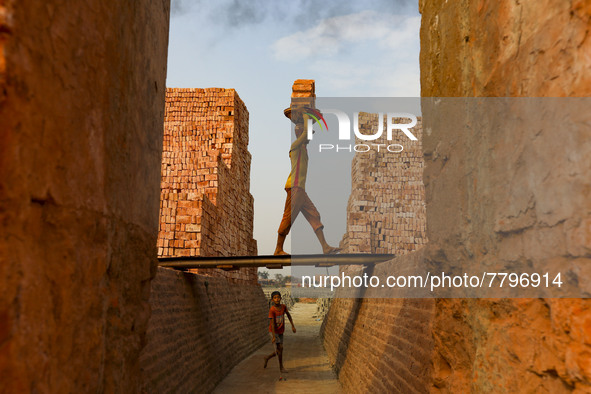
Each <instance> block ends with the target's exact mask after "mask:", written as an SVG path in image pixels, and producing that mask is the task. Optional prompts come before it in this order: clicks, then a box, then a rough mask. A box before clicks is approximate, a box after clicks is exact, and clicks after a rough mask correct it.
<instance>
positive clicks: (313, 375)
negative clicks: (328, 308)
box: [214, 304, 341, 394]
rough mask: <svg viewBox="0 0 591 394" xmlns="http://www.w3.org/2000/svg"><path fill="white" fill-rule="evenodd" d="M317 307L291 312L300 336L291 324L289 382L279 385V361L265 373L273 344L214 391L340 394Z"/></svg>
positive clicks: (287, 359) (287, 354) (299, 306)
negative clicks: (323, 341)
mask: <svg viewBox="0 0 591 394" xmlns="http://www.w3.org/2000/svg"><path fill="white" fill-rule="evenodd" d="M315 313H316V304H296V305H295V307H294V308H293V309H292V311H291V315H292V317H293V320H294V323H295V326H296V329H297V333H296V334H294V333H292V332H291V326H290V325H289V324H288V326H287V330H286V333H285V343H286V344H285V357H284V365H285V368H287V369H288V371H289V373H287V374H283V376H284V377H286V378H287V381H279V375H280V374H279V367H278V363H277V359H276V358H275V359H272V360H271V361H269V365H268V366H267V369H263V357H264V356H265V355H267V354H269V353H271V352H272V351H273V347H272V345H271V340H270V339H269V341H268V343H267V344H265V345H264V346H263V347H261V348H260V349H259V350H257V351H256V352H254V353H253V354H252V355H251V356H250V357H249V358H247V359H245V360H244V361H242V362H241V363H240V364H238V365H237V366H236V367H235V368H234V369H233V370H232V372H231V373H230V374H229V375H228V376H227V377H226V378H225V379H224V380H223V381H222V383H220V384H219V386H218V387H217V388H216V390H215V391H214V392H215V393H218V394H224V393H294V392H296V393H322V394H325V393H339V392H341V388H340V385H339V383H338V381H337V378H336V375H335V374H334V372H333V371H332V369H331V367H330V364H329V361H328V356H327V355H326V352H325V351H324V349H323V348H322V342H321V340H320V338H319V336H318V332H319V328H320V324H321V321H316V318H315V317H313V316H314V315H315Z"/></svg>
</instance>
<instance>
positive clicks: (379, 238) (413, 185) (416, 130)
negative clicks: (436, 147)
mask: <svg viewBox="0 0 591 394" xmlns="http://www.w3.org/2000/svg"><path fill="white" fill-rule="evenodd" d="M406 122H409V120H408V119H401V118H395V119H394V123H406ZM377 128H378V115H377V114H368V113H361V114H360V115H359V130H360V132H361V133H363V134H367V135H373V134H376V132H377ZM385 129H386V120H385V119H384V130H385ZM410 131H411V132H412V133H413V135H414V136H416V137H417V141H411V140H409V139H408V138H407V137H406V136H405V135H404V134H403V133H393V135H392V139H391V140H387V139H386V137H387V136H386V133H384V134H383V135H382V136H381V137H380V138H378V139H376V140H374V141H372V143H373V144H376V145H379V144H381V145H382V147H381V149H380V150H379V151H378V150H377V149H375V150H370V151H368V152H364V153H356V154H355V157H354V158H353V162H352V164H351V167H352V169H351V179H352V180H351V185H352V186H351V195H350V196H349V202H348V204H347V232H346V233H345V236H344V237H343V240H342V242H341V247H342V248H344V249H346V250H347V251H348V252H349V253H395V254H397V255H402V254H406V253H408V252H410V251H413V250H416V249H418V248H420V247H421V246H422V245H424V244H425V243H427V238H426V235H425V231H426V229H425V215H426V213H425V188H424V186H423V152H422V146H421V141H422V134H423V133H422V120H421V118H418V120H417V125H416V126H415V127H413V128H411V129H410ZM356 143H357V144H361V143H363V141H362V140H361V139H359V138H357V139H356ZM393 144H399V145H402V146H403V147H404V150H403V151H402V152H400V153H393V152H389V151H388V150H387V149H386V146H388V145H393ZM392 149H395V148H392Z"/></svg>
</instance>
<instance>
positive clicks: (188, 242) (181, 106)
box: [158, 88, 257, 281]
mask: <svg viewBox="0 0 591 394" xmlns="http://www.w3.org/2000/svg"><path fill="white" fill-rule="evenodd" d="M247 146H248V111H247V109H246V106H245V105H244V103H243V102H242V100H241V99H240V97H238V94H237V93H236V92H235V91H234V89H219V88H211V89H179V88H173V89H167V92H166V112H165V119H164V146H163V155H162V183H161V195H160V227H159V234H158V256H159V257H181V256H212V257H213V256H239V255H248V256H254V255H256V254H257V245H256V241H255V240H254V239H253V237H252V230H253V204H254V199H253V197H252V195H251V194H250V191H249V185H250V160H251V156H250V153H249V152H248V150H247ZM195 272H197V270H195ZM198 272H199V273H200V274H208V275H214V276H224V277H228V278H230V279H235V280H247V281H256V280H257V277H256V268H248V269H241V270H240V271H233V272H232V271H230V272H226V271H222V270H217V269H215V270H214V269H205V270H203V269H200V270H198Z"/></svg>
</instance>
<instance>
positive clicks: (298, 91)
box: [291, 79, 316, 101]
mask: <svg viewBox="0 0 591 394" xmlns="http://www.w3.org/2000/svg"><path fill="white" fill-rule="evenodd" d="M308 97H316V90H315V83H314V80H313V79H296V80H295V81H294V83H293V85H292V87H291V98H292V99H294V98H295V99H298V98H308ZM295 101H297V100H295Z"/></svg>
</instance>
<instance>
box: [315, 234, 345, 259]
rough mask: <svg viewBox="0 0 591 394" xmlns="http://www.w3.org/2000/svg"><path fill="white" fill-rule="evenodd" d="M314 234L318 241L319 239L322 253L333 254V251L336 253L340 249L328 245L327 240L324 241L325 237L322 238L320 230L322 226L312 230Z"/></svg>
mask: <svg viewBox="0 0 591 394" xmlns="http://www.w3.org/2000/svg"><path fill="white" fill-rule="evenodd" d="M314 234H316V237H317V238H318V241H320V245H322V253H324V254H333V253H337V252H340V251H341V249H340V248H335V247H333V246H330V245H329V244H328V242H326V239H325V238H324V231H323V230H322V227H321V228H319V229H318V230H316V231H315V232H314Z"/></svg>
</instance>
